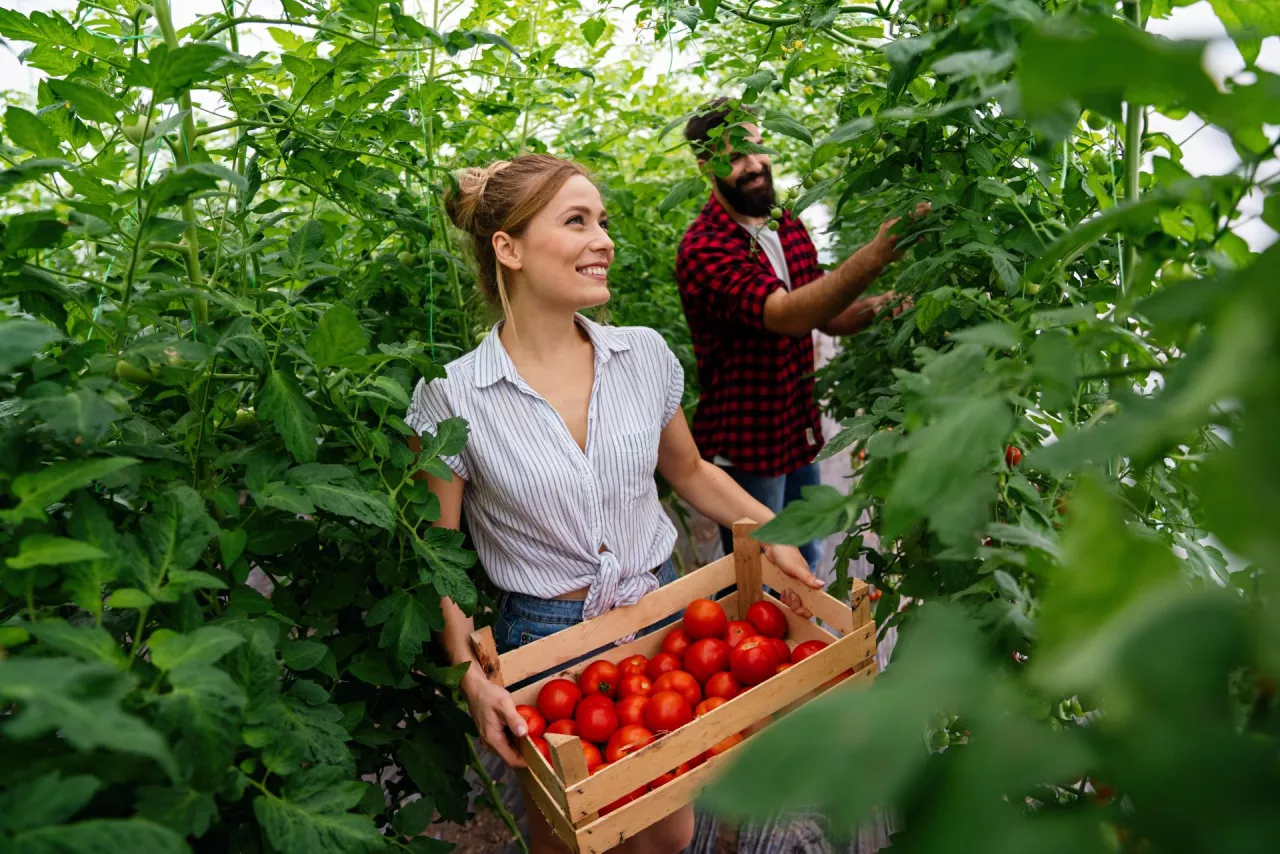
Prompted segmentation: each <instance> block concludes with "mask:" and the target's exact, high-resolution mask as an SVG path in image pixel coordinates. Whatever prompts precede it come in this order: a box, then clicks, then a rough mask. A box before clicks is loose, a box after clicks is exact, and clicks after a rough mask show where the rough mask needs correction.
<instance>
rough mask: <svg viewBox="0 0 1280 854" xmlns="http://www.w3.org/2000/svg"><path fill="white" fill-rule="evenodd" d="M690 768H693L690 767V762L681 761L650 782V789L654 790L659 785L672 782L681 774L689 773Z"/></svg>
mask: <svg viewBox="0 0 1280 854" xmlns="http://www.w3.org/2000/svg"><path fill="white" fill-rule="evenodd" d="M690 770H692V769H690V767H689V763H688V762H681V763H680V764H679V765H677V766H676V767H675V768H673V769H672V770H670V771H668V772H667V773H665V774H662V775H660V776H658V777H657V778H655V779H654V780H653V782H651V783H650V784H649V791H651V792H652V791H653V790H654V789H656V788H658V787H659V786H665V785H666V784H667V783H670V782H671V781H672V780H674V779H675V778H677V777H679V776H680V775H681V774H688V773H689V771H690Z"/></svg>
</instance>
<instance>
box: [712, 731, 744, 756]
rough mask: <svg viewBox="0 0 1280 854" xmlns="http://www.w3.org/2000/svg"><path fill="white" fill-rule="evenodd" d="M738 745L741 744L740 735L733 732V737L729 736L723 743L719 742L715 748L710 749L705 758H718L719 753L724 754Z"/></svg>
mask: <svg viewBox="0 0 1280 854" xmlns="http://www.w3.org/2000/svg"><path fill="white" fill-rule="evenodd" d="M739 744H742V733H740V732H735V733H734V734H733V735H731V736H729V737H728V738H726V739H725V740H724V741H722V742H720V743H719V744H717V745H716V746H715V747H712V748H711V749H710V750H708V751H707V758H708V759H710V758H711V757H712V756H719V755H720V754H721V753H724V752H725V751H726V750H728V749H729V748H731V747H735V746H737V745H739Z"/></svg>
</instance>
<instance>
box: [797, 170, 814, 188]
mask: <svg viewBox="0 0 1280 854" xmlns="http://www.w3.org/2000/svg"><path fill="white" fill-rule="evenodd" d="M800 183H801V185H803V186H804V188H805V189H806V190H807V189H809V188H810V187H812V186H813V185H814V184H816V183H818V179H817V178H816V177H815V176H814V174H813V173H812V172H810V173H809V174H808V175H805V176H804V180H803V181H801V182H800Z"/></svg>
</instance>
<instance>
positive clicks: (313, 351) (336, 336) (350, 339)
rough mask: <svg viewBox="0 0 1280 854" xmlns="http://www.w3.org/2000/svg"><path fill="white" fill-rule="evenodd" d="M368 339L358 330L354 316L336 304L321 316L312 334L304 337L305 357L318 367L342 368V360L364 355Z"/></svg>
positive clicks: (356, 319) (357, 323)
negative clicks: (340, 366) (305, 345)
mask: <svg viewBox="0 0 1280 854" xmlns="http://www.w3.org/2000/svg"><path fill="white" fill-rule="evenodd" d="M368 346H369V337H368V336H367V335H365V332H364V330H363V329H361V328H360V321H359V319H358V318H357V317H356V313H355V312H354V311H352V310H351V309H350V308H348V307H347V306H345V305H341V304H339V305H335V306H334V307H333V308H331V309H329V310H328V311H326V312H325V313H324V317H322V318H320V323H319V324H317V325H316V328H315V331H313V332H312V333H311V334H310V335H309V336H307V355H309V356H310V357H311V358H312V359H314V360H315V362H316V364H317V365H319V366H320V367H322V368H323V367H329V366H332V365H341V364H342V363H343V360H344V359H346V358H347V357H349V356H354V355H356V354H357V353H363V352H364V350H365V348H366V347H368Z"/></svg>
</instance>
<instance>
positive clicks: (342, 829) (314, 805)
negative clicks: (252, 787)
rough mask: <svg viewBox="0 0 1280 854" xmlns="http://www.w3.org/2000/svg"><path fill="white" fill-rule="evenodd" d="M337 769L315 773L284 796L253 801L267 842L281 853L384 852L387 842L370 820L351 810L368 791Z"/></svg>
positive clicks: (293, 783) (305, 775) (291, 786)
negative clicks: (352, 812)
mask: <svg viewBox="0 0 1280 854" xmlns="http://www.w3.org/2000/svg"><path fill="white" fill-rule="evenodd" d="M343 777H344V775H343V774H342V773H340V772H338V771H337V769H333V768H315V769H311V770H309V771H306V772H304V773H302V774H299V775H298V776H297V777H296V778H295V780H292V781H290V783H289V785H287V786H286V787H285V789H284V791H283V792H282V793H281V795H282V797H279V798H277V797H274V796H271V795H264V796H263V797H260V798H257V799H255V800H254V802H253V812H254V815H256V816H257V817H258V821H260V822H262V827H263V830H265V831H266V834H267V839H269V840H270V841H271V844H272V845H273V846H274V847H275V848H276V850H278V851H280V852H282V854H356V853H357V852H361V851H369V852H375V851H381V850H383V847H384V843H383V839H382V837H381V836H380V835H379V834H378V832H377V830H376V829H375V828H374V826H373V822H372V821H370V819H369V817H368V816H363V815H353V814H351V813H349V812H347V810H350V809H351V808H352V807H354V806H355V805H356V804H357V803H359V801H360V799H361V798H362V797H363V796H364V790H365V786H364V784H362V783H359V782H357V781H355V780H348V779H343Z"/></svg>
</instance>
